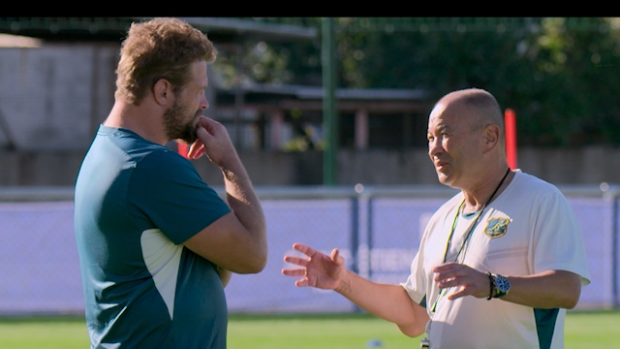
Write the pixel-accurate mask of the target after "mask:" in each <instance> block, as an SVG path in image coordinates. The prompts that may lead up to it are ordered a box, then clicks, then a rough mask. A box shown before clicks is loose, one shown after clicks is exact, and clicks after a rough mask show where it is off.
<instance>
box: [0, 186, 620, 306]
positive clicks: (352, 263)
mask: <svg viewBox="0 0 620 349" xmlns="http://www.w3.org/2000/svg"><path fill="white" fill-rule="evenodd" d="M559 188H560V190H562V192H563V193H564V194H565V195H566V197H567V198H568V200H569V202H570V204H571V206H572V207H573V209H574V211H575V213H576V215H577V218H578V221H579V223H580V225H581V228H582V231H583V234H584V241H585V245H586V253H587V257H588V263H589V268H590V272H591V279H592V284H591V285H589V286H587V287H585V288H584V289H583V291H582V294H581V298H580V302H579V305H578V308H583V309H593V308H611V307H618V305H619V304H620V299H619V290H620V265H619V261H620V256H619V249H618V244H619V240H620V232H619V227H620V208H619V200H620V186H617V185H606V184H602V185H600V186H588V185H582V186H560V187H559ZM215 189H216V191H217V192H218V193H220V195H224V191H223V188H219V187H216V188H215ZM256 191H257V194H258V195H259V197H260V199H261V202H262V205H263V209H264V212H265V216H266V219H267V228H268V243H269V260H268V263H267V266H266V267H265V270H264V271H263V272H261V273H259V274H255V275H234V276H233V278H232V280H231V282H230V283H229V285H228V286H227V287H226V294H227V299H228V306H229V309H230V311H231V312H247V313H251V312H261V313H286V312H353V311H356V310H357V308H356V307H355V306H354V305H353V304H351V303H350V302H349V301H348V300H346V299H344V298H343V297H341V296H340V295H337V294H335V293H334V292H328V291H321V290H316V289H310V288H297V287H295V286H294V285H293V281H294V279H293V278H289V277H285V276H282V275H281V273H280V270H281V269H282V267H285V266H286V265H285V262H284V261H283V256H284V255H285V254H289V253H295V251H292V250H291V246H292V244H293V243H294V242H303V243H307V244H309V245H311V246H313V247H315V248H317V249H319V250H321V251H323V252H326V253H329V252H330V251H331V249H332V248H335V247H338V248H340V251H341V254H342V255H343V256H344V257H345V260H346V263H347V266H348V267H349V268H351V269H352V270H354V271H355V272H357V273H359V274H360V275H362V276H364V277H368V278H370V279H372V280H375V281H381V282H391V283H398V282H402V281H404V280H405V279H406V277H407V275H408V274H409V268H410V264H411V260H412V259H413V256H415V253H416V252H417V249H418V246H419V241H420V237H421V234H422V232H423V230H424V226H425V225H426V222H427V221H428V219H429V218H430V215H432V213H433V212H434V211H435V210H436V209H437V208H439V206H440V205H441V204H442V203H443V202H445V201H446V200H447V199H448V198H450V197H451V196H452V195H454V194H456V193H457V191H456V190H454V189H451V188H448V187H444V186H397V187H396V186H389V187H388V186H386V187H383V186H372V187H363V186H361V185H357V186H350V187H333V188H332V187H259V188H257V189H256ZM73 208H74V207H73V188H59V187H37V188H21V187H20V188H0V241H2V244H0V275H2V279H3V281H2V282H1V283H0V314H22V313H81V312H83V308H84V305H83V295H82V286H81V279H80V273H79V262H78V256H77V247H76V245H75V237H74V231H73Z"/></svg>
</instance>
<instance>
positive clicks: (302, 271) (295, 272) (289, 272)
mask: <svg viewBox="0 0 620 349" xmlns="http://www.w3.org/2000/svg"><path fill="white" fill-rule="evenodd" d="M282 274H283V275H286V276H298V277H305V276H306V268H295V269H282Z"/></svg>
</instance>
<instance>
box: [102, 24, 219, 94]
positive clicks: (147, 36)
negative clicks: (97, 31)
mask: <svg viewBox="0 0 620 349" xmlns="http://www.w3.org/2000/svg"><path fill="white" fill-rule="evenodd" d="M216 55H217V50H216V49H215V48H214V47H213V43H212V42H211V41H209V39H207V36H206V35H205V34H203V33H202V32H200V31H199V30H198V29H196V28H194V27H192V26H191V25H190V24H188V23H187V22H184V21H182V20H180V19H176V18H155V19H152V20H149V21H147V22H141V23H132V25H131V27H130V28H129V31H128V33H127V37H126V38H125V40H124V41H123V43H122V44H121V51H120V60H119V62H118V67H117V69H116V75H117V79H116V92H115V94H114V97H115V98H116V99H117V100H119V99H121V100H124V101H126V102H128V103H131V104H134V105H139V104H140V102H141V101H142V100H143V99H144V97H145V96H146V94H147V92H148V90H149V89H150V88H152V86H153V85H154V84H155V83H156V82H157V81H158V80H159V79H166V80H168V81H169V82H170V83H171V84H172V86H173V89H174V92H175V93H178V92H179V91H181V90H182V89H183V86H185V84H186V83H187V82H188V81H189V79H190V70H189V66H190V65H191V63H193V62H195V61H199V60H203V61H206V62H207V63H213V61H215V56H216Z"/></svg>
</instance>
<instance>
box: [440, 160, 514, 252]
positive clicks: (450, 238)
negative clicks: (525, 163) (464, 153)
mask: <svg viewBox="0 0 620 349" xmlns="http://www.w3.org/2000/svg"><path fill="white" fill-rule="evenodd" d="M509 173H510V168H508V170H507V171H506V174H504V177H503V178H502V180H501V181H500V182H499V185H497V187H496V188H495V190H494V191H493V194H491V196H490V197H489V200H488V201H487V202H486V203H485V204H484V206H482V209H481V210H480V211H478V215H477V216H476V219H475V220H474V223H473V224H471V225H470V226H469V228H467V236H466V237H465V239H464V240H463V243H462V244H461V248H459V251H458V252H457V254H456V257H454V262H456V261H457V260H458V258H459V256H460V255H461V252H463V249H464V248H465V244H467V241H468V240H469V237H470V236H471V235H472V232H473V231H474V227H475V226H476V225H477V224H478V220H480V217H481V216H482V212H484V209H485V208H487V205H488V204H489V203H490V202H491V201H492V200H493V197H494V196H495V194H497V191H498V190H499V187H501V186H502V184H503V183H504V180H505V179H506V177H508V174H509ZM464 203H465V199H463V201H461V204H460V205H459V208H458V209H457V210H456V214H455V215H454V221H452V228H451V229H450V235H448V241H447V242H446V251H445V252H444V254H443V263H445V262H446V258H447V257H448V250H449V249H450V243H451V242H452V236H453V235H454V230H455V228H456V222H457V221H458V217H459V212H460V211H461V208H462V207H463V204H464Z"/></svg>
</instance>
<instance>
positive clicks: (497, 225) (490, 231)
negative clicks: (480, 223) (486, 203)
mask: <svg viewBox="0 0 620 349" xmlns="http://www.w3.org/2000/svg"><path fill="white" fill-rule="evenodd" d="M508 223H510V219H508V218H489V220H487V226H486V228H484V233H485V234H487V235H488V236H489V237H490V238H492V239H494V238H498V237H501V236H504V235H505V234H506V230H508Z"/></svg>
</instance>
